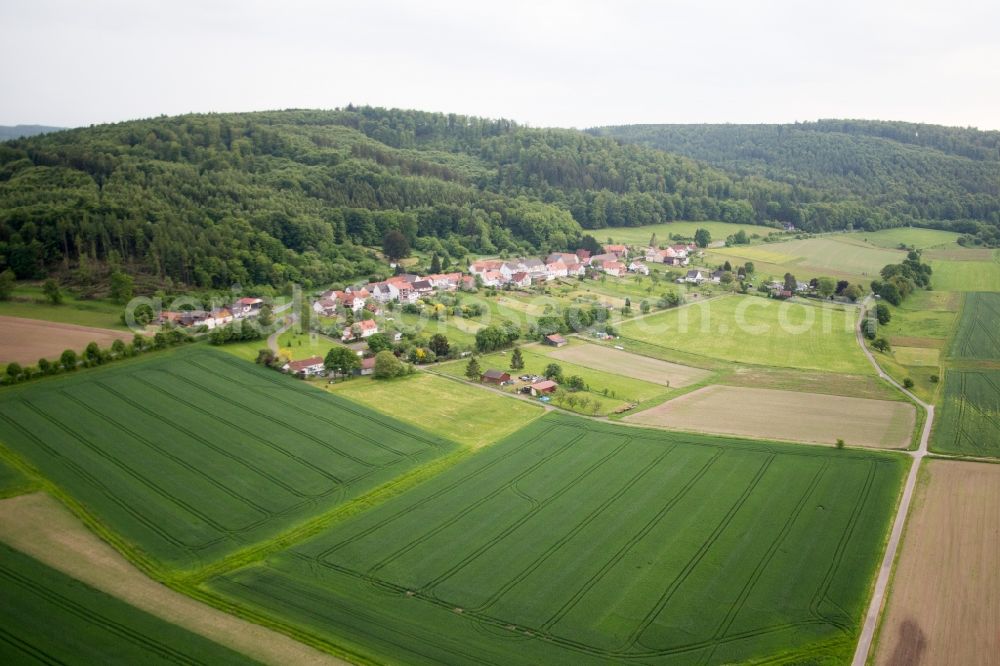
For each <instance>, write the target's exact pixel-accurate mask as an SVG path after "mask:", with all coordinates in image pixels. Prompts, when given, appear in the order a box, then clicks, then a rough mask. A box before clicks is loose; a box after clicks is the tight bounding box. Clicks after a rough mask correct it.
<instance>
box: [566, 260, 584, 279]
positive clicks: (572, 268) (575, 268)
mask: <svg viewBox="0 0 1000 666" xmlns="http://www.w3.org/2000/svg"><path fill="white" fill-rule="evenodd" d="M586 273H587V267H586V266H584V265H583V264H581V263H572V264H566V275H567V276H568V277H577V276H579V275H586Z"/></svg>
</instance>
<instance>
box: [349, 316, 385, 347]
mask: <svg viewBox="0 0 1000 666" xmlns="http://www.w3.org/2000/svg"><path fill="white" fill-rule="evenodd" d="M355 329H357V330H355ZM376 333H378V324H376V323H375V320H373V319H363V320H361V321H356V322H354V324H353V325H352V326H348V327H347V328H345V329H344V333H343V335H342V336H341V338H340V339H341V340H342V341H344V342H346V341H348V340H357V339H361V338H367V337H370V336H372V335H375V334H376Z"/></svg>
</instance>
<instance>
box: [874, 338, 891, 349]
mask: <svg viewBox="0 0 1000 666" xmlns="http://www.w3.org/2000/svg"><path fill="white" fill-rule="evenodd" d="M872 347H873V348H874V349H876V350H878V351H880V352H882V353H886V352H888V351H889V349H890V346H889V341H888V340H886V339H885V338H875V341H874V342H872Z"/></svg>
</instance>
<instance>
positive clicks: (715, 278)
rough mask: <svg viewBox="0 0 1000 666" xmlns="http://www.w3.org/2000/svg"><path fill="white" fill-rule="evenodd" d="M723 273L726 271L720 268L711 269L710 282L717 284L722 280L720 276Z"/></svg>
mask: <svg viewBox="0 0 1000 666" xmlns="http://www.w3.org/2000/svg"><path fill="white" fill-rule="evenodd" d="M725 274H726V271H724V270H721V269H720V270H716V271H712V275H711V280H712V282H714V283H715V284H719V283H720V282H722V276H723V275H725Z"/></svg>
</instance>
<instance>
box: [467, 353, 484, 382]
mask: <svg viewBox="0 0 1000 666" xmlns="http://www.w3.org/2000/svg"><path fill="white" fill-rule="evenodd" d="M465 376H466V377H468V378H469V379H474V380H476V381H479V378H480V377H482V376H483V371H482V369H480V367H479V361H478V360H476V357H475V356H473V357H472V358H470V359H469V363H468V364H467V365H466V366H465Z"/></svg>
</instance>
